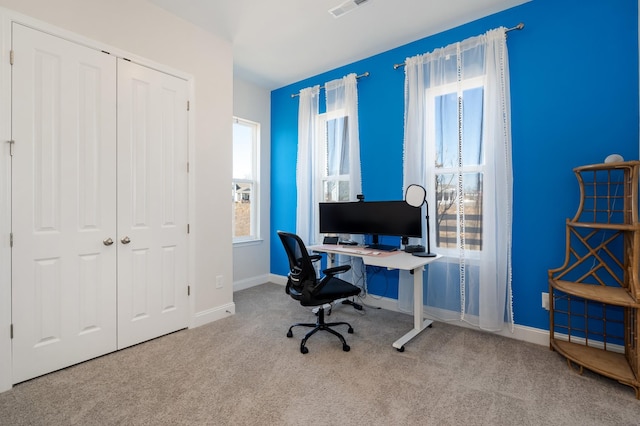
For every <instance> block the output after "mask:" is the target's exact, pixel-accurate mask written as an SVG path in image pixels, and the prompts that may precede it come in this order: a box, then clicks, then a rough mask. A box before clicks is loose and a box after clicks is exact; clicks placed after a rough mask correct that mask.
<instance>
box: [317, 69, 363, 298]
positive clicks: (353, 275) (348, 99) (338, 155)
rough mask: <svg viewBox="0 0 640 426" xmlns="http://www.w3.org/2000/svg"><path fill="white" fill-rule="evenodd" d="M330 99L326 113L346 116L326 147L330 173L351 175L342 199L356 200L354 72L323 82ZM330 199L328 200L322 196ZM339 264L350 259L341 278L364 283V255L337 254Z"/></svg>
mask: <svg viewBox="0 0 640 426" xmlns="http://www.w3.org/2000/svg"><path fill="white" fill-rule="evenodd" d="M324 87H325V98H326V102H327V116H329V117H331V116H333V117H339V116H342V117H344V119H343V120H342V119H339V120H337V123H340V124H337V125H336V126H335V127H334V131H336V132H337V133H339V134H336V135H335V137H331V138H328V139H329V140H332V141H334V145H333V146H329V147H328V148H327V153H328V156H329V158H328V160H327V166H328V170H327V174H329V175H348V176H349V182H348V187H349V190H348V195H347V197H348V198H347V199H346V200H345V199H340V201H356V200H357V198H356V196H357V195H358V194H361V193H362V174H361V167H360V135H359V126H358V83H357V77H356V75H355V74H349V75H347V76H345V77H343V78H339V79H337V80H332V81H329V82H327V83H325V85H324ZM319 201H327V200H319ZM351 239H352V240H354V241H357V242H359V243H362V242H364V237H363V236H362V235H352V236H351ZM336 263H337V264H338V265H340V264H343V263H349V264H350V265H351V269H350V270H349V271H347V272H345V273H342V274H341V275H340V278H341V279H343V280H345V281H348V282H351V283H353V284H355V285H361V286H362V285H364V280H365V274H364V266H363V262H362V259H361V258H359V257H350V256H344V255H338V256H336Z"/></svg>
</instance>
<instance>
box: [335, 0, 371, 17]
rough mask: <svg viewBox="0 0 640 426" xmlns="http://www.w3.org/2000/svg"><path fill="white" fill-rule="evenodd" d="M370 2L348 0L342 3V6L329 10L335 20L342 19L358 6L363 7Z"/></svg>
mask: <svg viewBox="0 0 640 426" xmlns="http://www.w3.org/2000/svg"><path fill="white" fill-rule="evenodd" d="M369 1H370V0H348V1H345V2H344V3H342V4H341V5H340V6H336V7H334V8H333V9H329V13H330V14H331V15H333V17H334V18H340V17H341V16H344V15H346V14H347V13H349V12H351V11H352V10H353V9H355V8H357V7H358V6H362V5H363V4H365V3H368V2H369Z"/></svg>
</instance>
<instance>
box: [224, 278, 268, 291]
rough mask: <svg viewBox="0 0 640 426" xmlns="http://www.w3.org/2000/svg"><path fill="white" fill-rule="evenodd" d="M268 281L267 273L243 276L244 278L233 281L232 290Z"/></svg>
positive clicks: (243, 288)
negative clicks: (249, 276) (248, 276)
mask: <svg viewBox="0 0 640 426" xmlns="http://www.w3.org/2000/svg"><path fill="white" fill-rule="evenodd" d="M267 282H269V274H264V275H258V276H257V277H251V278H245V279H244V280H240V281H234V282H233V291H234V292H236V291H240V290H245V289H247V288H251V287H255V286H258V285H260V284H264V283H267Z"/></svg>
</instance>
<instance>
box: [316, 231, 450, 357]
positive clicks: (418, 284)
mask: <svg viewBox="0 0 640 426" xmlns="http://www.w3.org/2000/svg"><path fill="white" fill-rule="evenodd" d="M307 249H308V250H309V251H317V252H321V253H328V254H344V255H347V256H355V257H359V258H361V259H362V261H363V262H364V264H365V265H369V266H380V267H383V268H387V269H403V270H405V271H412V272H413V329H411V330H410V331H409V332H408V333H407V334H405V335H404V336H402V337H401V338H399V339H398V340H396V341H395V342H393V347H394V348H396V349H397V350H398V351H400V352H404V345H405V343H407V342H408V341H410V340H411V339H413V338H414V337H416V336H417V335H418V334H420V333H421V332H422V331H423V330H424V329H425V328H427V327H429V326H430V325H431V324H432V323H433V321H431V320H425V319H424V314H423V310H424V308H423V298H422V294H423V290H422V285H423V280H422V271H423V270H424V266H425V265H427V264H429V263H431V262H433V261H434V260H436V259H439V258H441V257H442V255H437V256H435V257H418V256H413V255H411V254H409V253H405V252H404V251H394V252H390V253H389V252H383V251H377V250H373V249H368V248H364V247H355V246H338V245H330V244H323V245H316V246H309V247H307ZM374 253H379V254H377V255H375V254H374ZM327 257H328V267H331V266H332V263H333V256H327Z"/></svg>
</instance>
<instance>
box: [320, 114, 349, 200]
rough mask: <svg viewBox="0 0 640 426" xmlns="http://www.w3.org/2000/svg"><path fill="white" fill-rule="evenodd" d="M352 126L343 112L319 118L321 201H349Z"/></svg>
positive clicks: (322, 115) (323, 115)
mask: <svg viewBox="0 0 640 426" xmlns="http://www.w3.org/2000/svg"><path fill="white" fill-rule="evenodd" d="M348 125H349V122H348V117H346V116H345V115H344V113H342V112H340V111H339V112H334V113H331V114H328V113H325V114H321V115H320V116H319V126H318V129H319V131H320V132H321V134H320V135H319V137H318V140H319V142H320V143H319V150H320V152H319V153H318V156H317V158H318V170H319V171H320V179H319V182H318V184H319V185H320V192H319V194H321V199H320V200H318V201H319V202H326V201H349V182H350V180H351V176H350V171H349V128H348Z"/></svg>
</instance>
